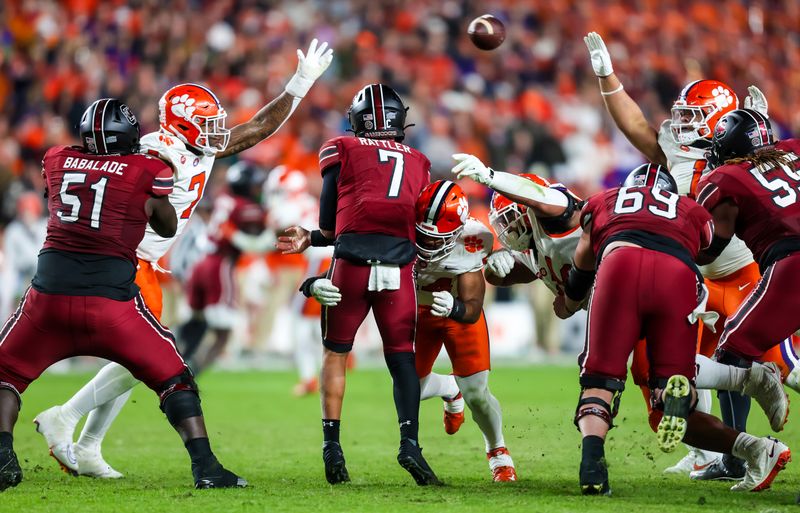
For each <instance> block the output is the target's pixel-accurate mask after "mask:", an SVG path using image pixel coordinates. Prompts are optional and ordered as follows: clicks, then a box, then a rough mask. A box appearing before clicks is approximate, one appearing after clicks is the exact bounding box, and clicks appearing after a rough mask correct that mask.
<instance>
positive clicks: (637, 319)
mask: <svg viewBox="0 0 800 513" xmlns="http://www.w3.org/2000/svg"><path fill="white" fill-rule="evenodd" d="M581 225H582V226H583V235H582V236H581V239H580V241H579V242H578V246H577V248H576V249H575V258H574V262H573V267H572V269H571V270H570V273H569V277H568V279H567V282H566V284H565V287H564V292H565V294H564V295H559V296H557V298H556V301H555V308H556V313H557V314H558V315H559V316H560V317H567V316H569V315H571V314H572V313H573V312H575V311H576V310H577V309H578V307H579V305H580V304H581V302H582V301H583V300H584V298H585V297H586V295H587V294H588V292H589V289H590V288H592V285H594V288H593V291H592V295H591V299H590V303H589V320H588V327H587V330H586V332H587V335H586V346H585V347H584V351H583V353H582V354H581V356H580V358H579V362H580V366H581V372H580V384H581V397H580V400H579V401H578V407H577V410H576V413H575V424H576V425H577V426H578V429H579V431H580V432H581V434H582V435H583V442H582V447H583V456H582V460H581V466H580V484H581V490H582V492H583V493H584V494H608V493H610V487H609V484H608V469H607V466H606V463H605V461H606V460H605V449H604V443H605V436H606V434H607V433H608V430H609V429H610V428H611V427H613V419H614V417H615V415H616V413H617V410H618V408H619V399H620V395H621V394H622V391H623V390H624V388H625V377H626V364H627V361H628V356H629V355H630V353H631V351H633V348H634V346H635V345H636V343H637V341H638V340H639V339H640V338H641V336H642V335H644V337H645V338H646V339H647V353H648V360H649V364H650V369H649V372H648V375H649V381H650V383H649V385H650V389H651V390H652V391H653V392H652V396H653V399H652V401H653V403H654V408H655V409H663V412H664V413H663V418H662V419H661V421H660V423H659V426H658V433H657V435H658V441H659V445H660V446H661V448H662V450H664V451H666V452H669V451H672V450H674V449H675V447H676V446H677V445H679V443H680V442H681V440H685V441H686V443H688V444H690V445H692V446H694V447H699V448H701V449H707V450H712V451H716V452H721V453H732V454H733V455H734V456H737V457H741V458H743V459H745V460H747V462H748V470H747V474H746V475H745V478H744V481H742V482H741V483H738V484H736V485H735V486H734V487H733V489H734V490H754V491H757V490H763V489H765V488H768V487H769V485H770V484H771V482H772V480H773V479H774V478H775V475H776V474H777V472H778V471H780V470H781V469H782V468H783V466H784V465H785V464H786V462H787V461H788V460H789V457H790V452H789V448H788V447H786V446H785V445H784V444H782V443H781V442H779V441H777V440H774V439H768V438H756V437H753V436H751V435H748V434H747V433H739V432H738V431H735V430H733V429H731V428H728V427H726V426H725V425H724V424H722V422H720V421H719V420H718V419H716V418H715V417H712V416H711V415H708V414H706V413H702V412H699V411H693V410H694V406H695V405H696V397H697V396H696V390H695V389H694V385H693V381H694V377H695V366H694V356H695V344H696V339H697V330H696V328H695V326H694V323H695V322H696V320H697V318H698V317H701V316H704V315H705V312H703V310H704V303H705V298H706V297H707V294H708V291H707V289H706V288H705V287H704V286H703V285H702V284H703V278H702V275H701V274H700V270H699V269H698V268H697V265H696V264H695V260H696V259H697V255H698V253H699V251H700V250H701V249H702V248H706V247H708V246H709V244H710V243H711V239H712V234H713V231H714V228H713V223H712V222H711V216H710V215H709V214H708V212H706V211H705V210H704V209H703V208H702V207H701V206H700V205H698V204H697V203H695V202H694V201H693V200H691V199H689V198H687V197H685V196H678V195H677V185H676V184H675V180H674V178H672V176H671V175H670V174H669V173H668V172H667V171H666V170H665V169H663V168H662V167H661V166H657V165H654V164H645V165H643V166H640V167H639V168H637V169H635V170H634V171H632V172H631V173H630V174H629V175H628V178H627V179H626V181H625V184H624V186H623V187H621V188H616V189H611V190H609V191H606V192H603V193H600V194H597V195H595V196H593V197H591V198H590V199H589V200H588V201H587V203H586V205H585V206H584V208H583V210H582V212H581ZM596 262H597V263H596ZM596 266H597V273H596V274H597V276H596V280H595V267H596ZM706 320H707V319H706ZM711 324H712V325H713V322H712V323H711Z"/></svg>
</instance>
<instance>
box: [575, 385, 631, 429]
mask: <svg viewBox="0 0 800 513" xmlns="http://www.w3.org/2000/svg"><path fill="white" fill-rule="evenodd" d="M580 384H581V396H580V398H579V399H578V406H577V408H575V418H574V423H575V427H577V428H578V429H579V430H580V426H579V422H580V420H581V419H582V418H584V417H586V416H589V415H592V416H595V417H599V418H600V419H602V420H603V421H604V422H605V423H606V424H608V428H609V429H611V428H613V427H614V417H616V416H617V413H618V412H619V401H620V398H621V397H622V392H623V391H624V390H625V382H624V381H622V380H619V379H615V378H606V377H599V376H581V378H580ZM590 388H599V389H602V390H607V391H608V392H610V393H611V403H609V402H608V401H606V400H605V399H602V398H600V397H597V396H593V395H588V394H587V392H586V390H587V389H590Z"/></svg>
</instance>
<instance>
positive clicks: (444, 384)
mask: <svg viewBox="0 0 800 513" xmlns="http://www.w3.org/2000/svg"><path fill="white" fill-rule="evenodd" d="M419 389H420V393H419V400H420V401H424V400H425V399H430V398H431V397H441V398H442V399H452V398H453V397H455V396H457V395H458V392H459V390H458V385H457V384H456V378H454V377H453V376H452V375H450V374H436V373H435V372H431V373H430V374H428V375H427V376H425V377H424V378H422V379H420V380H419Z"/></svg>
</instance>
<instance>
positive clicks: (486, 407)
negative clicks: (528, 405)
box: [456, 370, 506, 452]
mask: <svg viewBox="0 0 800 513" xmlns="http://www.w3.org/2000/svg"><path fill="white" fill-rule="evenodd" d="M456 382H457V383H458V388H460V389H461V393H462V394H464V401H465V402H466V403H467V406H469V409H470V411H471V412H472V420H474V421H475V424H477V425H478V427H479V428H480V429H481V432H482V433H483V439H484V441H485V442H486V452H489V451H491V450H492V449H497V448H498V447H505V445H506V442H505V440H504V439H503V412H502V411H501V410H500V403H499V402H498V401H497V399H496V398H495V397H494V396H493V395H492V393H491V392H490V391H489V371H488V370H487V371H481V372H478V373H475V374H473V375H472V376H467V377H465V378H463V377H460V376H456Z"/></svg>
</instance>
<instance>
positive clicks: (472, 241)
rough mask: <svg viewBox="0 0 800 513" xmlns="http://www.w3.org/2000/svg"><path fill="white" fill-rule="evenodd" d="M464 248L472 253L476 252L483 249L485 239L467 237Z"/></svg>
mask: <svg viewBox="0 0 800 513" xmlns="http://www.w3.org/2000/svg"><path fill="white" fill-rule="evenodd" d="M464 248H465V249H466V250H467V251H469V252H470V253H476V252H478V251H480V250H482V249H483V240H482V239H481V238H480V237H475V236H470V237H465V238H464Z"/></svg>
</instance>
